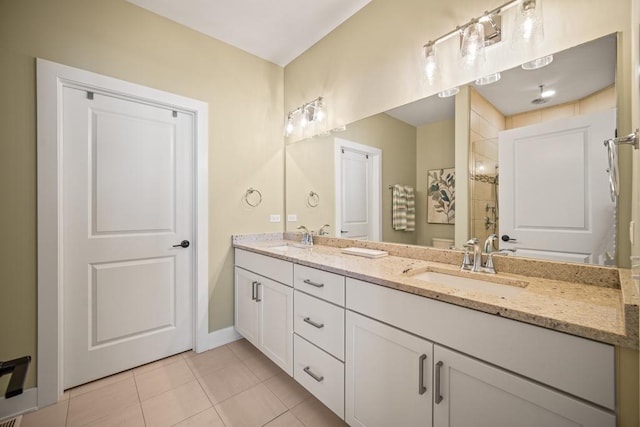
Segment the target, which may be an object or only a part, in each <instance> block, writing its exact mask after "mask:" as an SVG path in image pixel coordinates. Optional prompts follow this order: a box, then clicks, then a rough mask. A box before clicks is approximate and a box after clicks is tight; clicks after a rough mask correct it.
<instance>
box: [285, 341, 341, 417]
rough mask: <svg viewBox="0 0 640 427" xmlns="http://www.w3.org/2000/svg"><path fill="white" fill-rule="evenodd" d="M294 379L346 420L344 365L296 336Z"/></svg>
mask: <svg viewBox="0 0 640 427" xmlns="http://www.w3.org/2000/svg"><path fill="white" fill-rule="evenodd" d="M293 359H294V367H293V378H294V379H295V380H296V381H298V382H299V383H300V384H302V386H303V387H304V388H306V389H307V390H309V392H311V394H313V395H314V396H315V397H316V398H318V400H320V401H321V402H322V403H324V404H325V405H326V406H327V408H329V409H331V410H332V411H333V412H335V413H336V415H338V416H339V417H340V418H342V419H344V363H342V362H340V361H339V360H337V359H335V358H334V357H331V356H329V355H328V354H327V353H325V352H324V351H322V350H320V349H319V348H318V347H316V346H314V345H313V344H311V343H309V342H307V341H305V340H304V339H303V338H300V337H299V336H298V335H295V334H294V335H293Z"/></svg>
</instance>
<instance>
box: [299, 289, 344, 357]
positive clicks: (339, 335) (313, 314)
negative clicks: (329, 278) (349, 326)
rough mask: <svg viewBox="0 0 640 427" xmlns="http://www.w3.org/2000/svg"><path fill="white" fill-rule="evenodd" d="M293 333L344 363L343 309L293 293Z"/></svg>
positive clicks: (303, 294)
mask: <svg viewBox="0 0 640 427" xmlns="http://www.w3.org/2000/svg"><path fill="white" fill-rule="evenodd" d="M293 298H294V314H293V329H294V331H295V332H296V333H297V334H298V335H300V336H302V337H304V338H306V339H307V340H309V341H311V342H312V343H314V344H315V345H317V346H318V347H320V348H322V349H323V350H324V351H326V352H327V353H331V354H332V355H334V356H335V357H337V358H338V359H340V360H342V361H344V308H342V307H338V306H335V305H333V304H329V303H328V302H326V301H322V300H319V299H318V298H314V297H312V296H309V295H307V294H305V293H302V292H300V291H295V292H294V297H293Z"/></svg>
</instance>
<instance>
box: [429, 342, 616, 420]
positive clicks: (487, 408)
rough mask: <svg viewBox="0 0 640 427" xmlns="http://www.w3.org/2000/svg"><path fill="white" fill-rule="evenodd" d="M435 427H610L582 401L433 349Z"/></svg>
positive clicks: (609, 415) (595, 409)
mask: <svg viewBox="0 0 640 427" xmlns="http://www.w3.org/2000/svg"><path fill="white" fill-rule="evenodd" d="M433 357H434V361H435V366H434V374H433V375H434V391H433V393H434V408H433V425H434V427H514V426H518V427H540V426H544V427H579V426H580V427H614V426H615V425H616V417H615V415H614V414H613V413H610V412H607V411H605V410H603V409H600V408H598V407H595V406H591V405H589V404H587V403H584V402H583V401H582V400H579V399H574V398H572V397H570V396H567V395H565V394H562V393H560V392H557V391H555V390H553V389H551V388H547V387H544V386H542V385H540V384H539V383H537V382H534V381H529V380H527V379H525V378H523V377H520V376H516V375H514V374H510V373H508V372H507V371H503V370H501V369H498V368H496V367H494V366H491V365H488V364H485V363H483V362H480V361H478V360H476V359H472V358H470V357H467V356H464V355H462V354H460V353H457V352H455V351H451V350H448V349H446V348H443V347H440V346H438V345H435V346H434V351H433Z"/></svg>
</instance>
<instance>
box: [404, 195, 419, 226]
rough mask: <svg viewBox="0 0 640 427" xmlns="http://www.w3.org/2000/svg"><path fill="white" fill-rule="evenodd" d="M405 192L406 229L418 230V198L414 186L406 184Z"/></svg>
mask: <svg viewBox="0 0 640 427" xmlns="http://www.w3.org/2000/svg"><path fill="white" fill-rule="evenodd" d="M404 192H405V194H406V199H407V222H406V225H407V226H406V228H405V231H416V198H415V193H414V191H413V187H410V186H408V185H405V187H404Z"/></svg>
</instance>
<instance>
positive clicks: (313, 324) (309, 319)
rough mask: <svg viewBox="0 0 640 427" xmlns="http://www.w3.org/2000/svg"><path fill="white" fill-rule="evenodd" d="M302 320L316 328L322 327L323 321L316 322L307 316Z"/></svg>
mask: <svg viewBox="0 0 640 427" xmlns="http://www.w3.org/2000/svg"><path fill="white" fill-rule="evenodd" d="M302 320H304V321H305V322H306V323H308V324H310V325H311V326H315V327H316V328H318V329H321V328H324V323H316V322H314V321H313V320H311V318H309V317H305V318H304V319H302Z"/></svg>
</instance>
